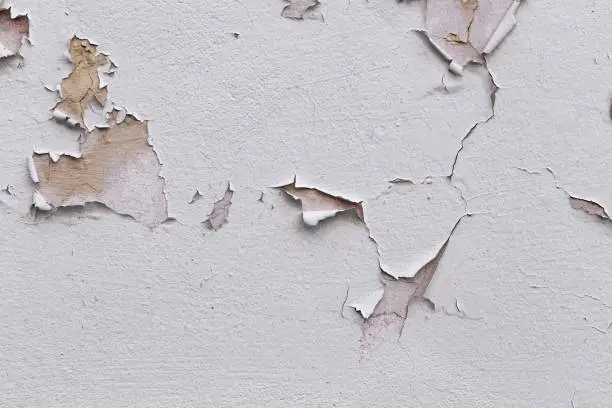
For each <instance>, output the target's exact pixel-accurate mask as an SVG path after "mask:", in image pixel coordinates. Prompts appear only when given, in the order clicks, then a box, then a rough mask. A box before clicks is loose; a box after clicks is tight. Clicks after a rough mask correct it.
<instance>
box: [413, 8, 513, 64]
mask: <svg viewBox="0 0 612 408" xmlns="http://www.w3.org/2000/svg"><path fill="white" fill-rule="evenodd" d="M519 5H520V0H428V1H427V9H426V24H425V25H426V33H427V36H428V38H429V41H430V42H431V44H432V45H433V46H434V47H435V48H436V49H437V50H438V51H439V52H440V53H441V54H442V55H443V56H444V58H446V59H447V60H449V61H450V66H449V69H450V70H451V71H452V72H454V73H456V74H459V75H461V73H462V72H463V67H464V66H465V65H467V64H469V63H470V62H475V63H481V64H482V63H484V62H485V60H484V57H483V55H484V54H490V53H491V52H493V51H494V50H495V48H497V46H498V45H499V44H500V43H501V41H502V40H503V39H504V38H505V37H506V36H507V35H508V34H509V33H510V31H512V29H513V28H514V26H515V25H516V19H515V18H514V14H515V13H516V10H517V9H518V7H519Z"/></svg>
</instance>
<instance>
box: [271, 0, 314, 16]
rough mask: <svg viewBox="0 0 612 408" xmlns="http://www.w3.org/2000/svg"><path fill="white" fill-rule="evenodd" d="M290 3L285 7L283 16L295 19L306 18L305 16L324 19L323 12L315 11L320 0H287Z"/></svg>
mask: <svg viewBox="0 0 612 408" xmlns="http://www.w3.org/2000/svg"><path fill="white" fill-rule="evenodd" d="M285 1H287V2H288V3H289V4H288V5H286V6H285V7H283V11H282V12H281V16H283V17H285V18H291V19H294V20H304V17H307V18H309V19H322V15H321V14H317V13H314V9H316V8H317V7H318V6H319V4H321V3H320V2H319V0H285Z"/></svg>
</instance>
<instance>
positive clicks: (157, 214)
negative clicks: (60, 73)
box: [29, 111, 167, 226]
mask: <svg viewBox="0 0 612 408" xmlns="http://www.w3.org/2000/svg"><path fill="white" fill-rule="evenodd" d="M115 118H116V111H113V114H111V115H110V118H109V120H108V126H109V127H108V128H106V129H96V130H94V131H92V132H90V133H88V134H87V137H86V138H85V140H84V141H82V143H81V145H80V156H77V157H74V156H66V155H60V156H59V158H58V159H57V160H53V156H52V154H53V153H44V154H37V153H34V155H33V156H32V157H31V158H30V160H29V168H30V175H31V177H32V181H33V182H35V183H37V184H38V186H37V189H36V190H35V192H34V200H33V201H34V202H33V204H34V206H35V207H36V208H38V209H40V210H43V211H49V210H51V209H57V208H60V207H66V206H74V205H79V206H82V205H84V204H86V203H91V202H98V203H102V204H104V205H106V206H107V207H108V208H110V209H112V210H113V211H115V212H117V213H119V214H123V215H129V216H131V217H133V218H134V219H136V220H138V221H140V222H143V223H145V224H147V225H150V226H155V225H158V224H160V223H161V222H163V221H164V220H165V219H166V218H167V204H166V199H165V195H164V185H165V183H164V180H163V179H162V178H161V177H160V176H159V173H160V170H161V164H160V162H159V160H158V158H157V154H156V153H155V151H154V150H153V147H152V146H151V145H150V144H149V142H148V137H149V135H148V126H147V122H146V121H139V120H138V119H136V118H135V117H134V116H132V115H128V116H126V118H125V120H124V121H123V122H122V123H116V120H115Z"/></svg>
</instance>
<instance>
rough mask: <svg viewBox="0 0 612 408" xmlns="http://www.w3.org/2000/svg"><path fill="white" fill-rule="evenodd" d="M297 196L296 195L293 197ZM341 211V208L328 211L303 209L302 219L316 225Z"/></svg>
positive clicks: (308, 223) (312, 225)
mask: <svg viewBox="0 0 612 408" xmlns="http://www.w3.org/2000/svg"><path fill="white" fill-rule="evenodd" d="M293 198H296V197H293ZM339 212H341V210H327V211H302V219H303V220H304V224H306V225H308V226H310V227H314V226H316V225H317V224H318V223H319V222H320V221H323V220H324V219H326V218H331V217H333V216H334V215H336V214H338V213H339Z"/></svg>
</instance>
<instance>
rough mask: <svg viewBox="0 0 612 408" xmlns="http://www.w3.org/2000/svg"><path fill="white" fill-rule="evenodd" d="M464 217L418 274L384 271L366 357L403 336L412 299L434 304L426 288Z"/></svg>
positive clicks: (368, 325)
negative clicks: (380, 294)
mask: <svg viewBox="0 0 612 408" xmlns="http://www.w3.org/2000/svg"><path fill="white" fill-rule="evenodd" d="M462 219H463V217H461V218H460V219H459V220H458V221H457V222H456V223H455V225H454V227H453V228H452V230H451V232H450V234H449V235H448V237H447V238H446V240H445V241H444V242H443V244H442V246H441V247H440V248H439V249H438V251H437V252H436V253H435V254H434V255H433V256H432V257H431V258H430V259H429V260H427V262H426V263H425V264H424V265H423V266H422V267H421V268H420V269H419V271H418V272H417V273H416V274H415V275H414V277H412V278H401V277H400V278H397V279H396V278H394V277H393V276H391V275H389V274H387V273H386V272H385V271H384V270H382V272H381V281H382V282H383V284H384V292H383V295H382V297H381V299H380V301H379V302H378V304H376V307H375V308H374V311H373V312H372V313H371V315H370V316H368V317H367V318H366V321H365V322H364V324H363V333H362V337H361V356H362V358H369V357H370V356H371V354H372V352H373V351H374V349H376V348H377V347H378V346H379V345H380V344H382V343H383V342H385V341H388V340H389V339H391V338H394V339H395V340H397V339H399V337H400V336H401V334H402V330H403V328H404V323H405V321H406V317H407V313H408V307H409V306H410V304H411V303H412V302H414V301H415V300H417V299H421V300H425V302H426V303H427V304H428V305H429V306H430V307H433V305H432V303H431V301H429V300H428V299H425V298H424V295H425V291H426V290H427V287H428V286H429V283H430V282H431V280H432V278H433V276H434V274H435V273H436V270H437V268H438V265H439V263H440V260H441V259H442V256H443V255H444V252H445V251H446V248H447V246H448V243H449V241H450V239H451V237H452V235H453V232H454V231H455V229H456V228H457V226H458V225H459V223H460V222H461V220H462ZM364 317H365V316H364Z"/></svg>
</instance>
